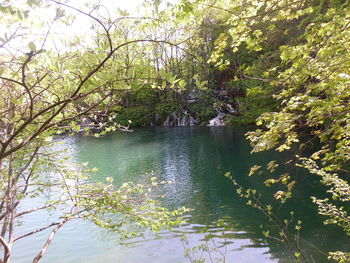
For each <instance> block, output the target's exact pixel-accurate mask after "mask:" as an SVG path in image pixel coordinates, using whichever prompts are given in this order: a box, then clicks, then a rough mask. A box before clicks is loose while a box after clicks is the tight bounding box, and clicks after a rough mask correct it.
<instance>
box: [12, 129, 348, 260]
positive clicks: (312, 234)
mask: <svg viewBox="0 0 350 263" xmlns="http://www.w3.org/2000/svg"><path fill="white" fill-rule="evenodd" d="M245 132H246V130H245V129H238V128H230V127H195V128H147V129H136V130H135V131H134V132H133V133H121V132H118V133H114V134H112V135H108V136H106V137H103V138H92V137H83V136H77V137H73V138H66V139H64V140H63V142H64V144H65V145H66V146H67V147H69V148H70V149H71V152H72V158H74V159H75V160H77V161H79V162H86V161H88V162H89V164H90V166H91V167H98V168H99V171H98V173H97V174H96V176H95V178H94V179H95V180H105V177H107V176H111V177H113V178H114V182H115V183H116V184H122V183H123V182H126V181H135V182H141V183H142V182H143V181H144V180H146V179H145V178H146V177H147V176H148V175H147V174H153V175H154V176H156V177H158V178H159V180H171V181H174V183H173V184H171V185H166V186H164V189H162V191H164V192H166V195H165V197H164V198H163V199H162V203H163V205H164V206H166V207H169V208H177V207H180V206H186V207H188V208H191V209H192V210H191V212H189V214H188V215H187V216H186V219H187V223H186V224H184V225H183V226H181V227H178V228H176V229H174V230H172V231H168V230H166V231H162V232H160V233H157V234H147V235H146V236H145V237H143V238H137V239H132V240H128V241H126V242H125V244H123V245H121V244H120V240H119V238H118V236H117V235H116V234H113V233H109V232H107V231H105V230H102V229H99V228H98V227H96V226H94V225H93V224H91V223H88V222H78V221H76V222H71V223H68V224H67V225H66V226H65V227H63V229H62V230H60V232H58V234H57V236H56V237H55V239H54V241H53V243H52V246H51V247H50V249H49V251H48V253H47V255H46V256H45V257H44V258H43V260H42V262H50V263H51V262H54V263H55V262H72V263H73V262H74V263H77V262H87V263H90V262H91V263H92V262H107V263H108V262H133V263H138V262H147V263H148V262H151V263H155V262H169V263H172V262H174V263H176V262H190V260H189V259H188V258H186V257H185V256H184V254H185V253H184V250H185V249H189V248H193V247H196V246H198V245H203V244H207V245H208V247H209V250H210V252H208V251H204V252H203V251H198V252H195V253H193V254H191V258H192V260H193V259H199V258H200V257H201V256H202V258H203V259H206V262H211V261H210V258H212V259H213V262H215V261H216V260H215V259H221V260H222V259H224V258H225V260H226V262H243V263H250V262H292V261H291V258H290V253H289V251H288V250H287V249H286V247H285V246H284V245H283V244H282V243H280V242H275V241H272V240H267V241H265V240H264V237H263V235H262V230H263V229H261V228H260V225H266V224H269V222H268V221H267V220H266V218H265V217H264V216H263V215H262V213H261V212H259V211H258V210H256V209H253V208H250V207H248V206H247V205H246V204H245V201H244V200H242V199H240V198H239V197H238V196H237V195H236V194H235V190H234V189H233V187H232V184H231V183H230V181H229V180H228V179H227V178H225V177H224V174H225V173H226V172H228V171H229V172H231V174H232V175H233V176H234V177H235V178H236V179H237V181H238V182H239V183H241V184H242V185H244V186H246V187H253V188H257V189H258V190H259V191H260V192H261V193H262V194H263V195H264V196H266V198H267V199H268V200H270V199H271V196H272V194H273V191H272V190H271V189H266V188H264V187H262V184H261V182H262V181H263V180H264V178H259V177H256V176H255V177H247V174H248V173H249V168H250V166H252V165H253V164H265V163H267V162H268V161H270V160H272V159H278V160H284V159H285V158H287V157H288V156H283V155H280V154H276V153H273V152H268V153H260V154H255V155H250V154H249V152H250V146H249V143H248V142H247V141H245V139H244V133H245ZM293 174H294V175H295V176H298V178H299V182H300V183H299V184H298V185H297V190H296V192H295V198H294V199H293V200H292V201H289V202H288V203H287V205H288V207H289V208H290V209H291V210H294V211H295V217H296V218H298V219H301V220H302V221H303V228H302V232H301V236H302V237H303V238H305V239H306V240H308V242H311V243H313V244H314V245H315V246H317V247H318V248H319V249H321V250H323V251H332V250H336V249H341V248H344V249H346V248H347V247H348V245H349V243H350V242H349V239H348V238H346V237H345V236H344V235H343V234H342V233H341V231H339V230H338V229H337V228H336V227H334V226H324V225H323V224H322V220H321V219H320V218H318V217H317V216H316V211H315V208H314V206H313V205H312V204H311V201H310V199H309V197H308V196H310V195H316V196H319V195H320V194H319V193H320V185H319V184H318V183H317V182H318V181H317V180H318V178H316V177H313V176H310V175H306V174H304V172H303V171H302V170H295V171H293ZM33 202H34V201H28V203H27V204H24V206H26V205H28V207H30V206H31V205H33ZM288 213H289V212H288V211H284V210H281V212H280V216H281V218H282V219H283V218H285V217H286V216H287V215H288ZM53 216H54V215H53V214H52V213H48V212H45V211H42V212H39V213H37V214H35V215H34V214H33V215H32V216H30V217H28V218H26V221H25V224H23V225H22V226H21V229H20V230H19V231H25V230H26V229H30V228H32V227H34V226H40V225H42V224H45V223H48V222H51V221H52V219H51V217H53ZM218 219H221V220H222V221H223V222H225V225H226V229H225V230H224V231H223V230H222V228H219V227H217V225H216V222H217V220H218ZM208 233H211V234H212V235H213V236H214V238H213V239H212V240H210V241H209V242H206V239H205V236H206V235H207V234H208ZM47 234H48V233H47V232H45V233H41V234H39V235H36V236H35V237H34V238H31V239H30V240H23V241H20V242H19V243H18V244H17V245H16V246H15V247H14V254H15V257H14V260H13V262H30V259H31V258H32V256H33V255H34V254H35V253H36V252H37V251H38V249H39V248H40V247H41V246H42V244H43V240H44V238H45V237H46V236H47ZM184 238H185V239H186V241H184V240H183V239H184ZM301 245H302V248H303V249H305V251H306V253H307V255H308V256H309V257H312V258H313V259H314V260H315V262H326V260H325V257H324V256H322V254H320V253H318V252H317V251H316V250H315V249H312V248H310V247H309V246H305V244H301Z"/></svg>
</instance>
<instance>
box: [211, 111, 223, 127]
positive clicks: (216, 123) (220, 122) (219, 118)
mask: <svg viewBox="0 0 350 263" xmlns="http://www.w3.org/2000/svg"><path fill="white" fill-rule="evenodd" d="M216 112H217V114H218V115H217V116H216V117H215V118H213V119H211V120H210V121H209V124H208V125H207V126H224V125H225V123H224V120H223V119H224V117H225V116H226V114H225V113H223V112H221V111H219V110H216Z"/></svg>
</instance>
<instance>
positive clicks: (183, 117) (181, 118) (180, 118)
mask: <svg viewBox="0 0 350 263" xmlns="http://www.w3.org/2000/svg"><path fill="white" fill-rule="evenodd" d="M196 124H197V122H196V120H195V119H194V118H193V117H192V116H191V115H190V114H189V113H188V112H187V111H183V112H182V113H180V114H178V113H176V112H173V113H171V114H170V115H169V116H168V117H167V118H166V120H165V121H164V123H163V126H195V125H196Z"/></svg>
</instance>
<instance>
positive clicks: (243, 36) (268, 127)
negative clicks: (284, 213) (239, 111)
mask: <svg viewBox="0 0 350 263" xmlns="http://www.w3.org/2000/svg"><path fill="white" fill-rule="evenodd" d="M183 2H186V3H187V2H188V1H183ZM193 6H194V7H195V8H194V10H196V11H195V12H204V10H206V9H208V8H212V9H217V10H221V11H223V12H225V13H226V14H228V17H227V18H226V19H225V20H224V22H223V23H224V24H225V25H226V26H227V27H228V30H227V31H226V32H223V33H222V34H220V35H219V36H218V37H217V39H216V40H215V43H214V44H215V47H214V52H212V54H211V58H210V59H209V62H210V63H212V64H213V65H215V66H216V67H219V68H220V67H221V68H225V67H226V68H227V67H228V65H230V63H231V61H230V58H229V57H228V54H232V53H235V54H237V56H239V55H240V54H242V51H244V52H247V53H248V54H249V55H251V54H253V55H254V56H255V58H254V59H253V63H249V62H248V63H247V62H245V63H242V64H241V65H239V69H238V71H231V73H232V75H233V77H234V79H235V81H236V83H237V85H239V84H240V83H242V81H245V80H254V82H251V83H250V87H249V89H248V90H247V92H254V91H255V90H258V88H260V89H261V88H262V89H263V90H264V89H265V90H266V89H267V88H270V91H269V93H270V94H271V92H272V93H274V99H275V100H276V102H277V103H278V105H277V107H276V109H275V110H274V111H273V112H266V113H263V114H262V115H261V116H260V117H259V118H258V119H257V122H256V123H257V125H258V126H260V127H259V129H256V130H255V131H252V132H249V133H248V134H247V136H248V138H249V139H250V141H251V144H252V146H253V152H259V151H265V150H270V149H275V150H277V151H280V152H283V151H291V152H292V153H294V154H293V158H292V159H291V160H290V161H289V162H287V165H296V166H300V167H304V168H306V169H307V170H308V171H309V172H310V173H311V174H315V175H318V176H319V177H320V181H321V182H322V183H323V184H324V185H325V192H326V193H327V194H328V196H329V198H326V199H321V198H318V197H311V198H312V200H313V202H314V203H315V204H316V205H317V206H318V209H319V214H320V215H324V216H326V219H325V221H324V222H325V224H336V225H338V226H340V227H341V228H342V229H343V230H344V231H345V233H346V234H348V235H349V234H350V232H349V229H350V217H349V214H348V213H349V193H350V186H349V155H348V152H349V150H350V149H349V146H350V144H349V127H350V126H349V117H350V115H349V95H350V94H349V80H350V64H349V48H348V47H349V46H350V38H349V37H350V35H349V32H350V31H349V29H350V27H349V21H350V20H349V11H350V10H349V8H350V6H349V1H332V0H330V1H328V0H326V1H311V2H310V1H309V2H308V1H299V0H296V1H275V0H268V1H231V2H230V3H229V4H227V2H226V1H215V3H212V2H210V1H195V2H194V3H193ZM264 83H268V86H266V85H264ZM253 103H254V102H253ZM277 166H278V163H276V162H275V161H272V162H270V163H269V164H268V165H267V170H269V171H270V172H273V171H275V170H276V168H277ZM260 168H261V167H258V166H255V167H252V170H251V174H253V173H257V171H258V170H259V169H260ZM260 171H261V170H259V172H260ZM297 183H298V181H297V178H295V177H294V176H293V174H292V173H290V174H283V175H281V176H280V177H277V178H276V177H271V178H269V179H267V180H266V182H265V184H266V185H267V186H270V185H272V184H275V185H278V186H279V189H278V191H276V192H275V193H274V196H275V198H276V199H278V200H280V201H282V202H283V203H284V202H286V200H287V199H288V198H291V197H292V192H293V189H294V186H295V185H296V184H297ZM239 191H242V189H240V188H239ZM249 191H250V193H248V194H250V197H252V193H251V190H249ZM245 194H246V193H245ZM253 195H254V194H253ZM256 201H258V200H256ZM268 210H269V209H264V211H265V212H271V211H268ZM268 215H269V213H268ZM329 258H330V259H331V258H332V259H335V260H338V261H339V262H347V261H349V260H350V259H349V252H346V251H345V252H339V251H338V252H331V253H330V254H329ZM296 260H298V259H296Z"/></svg>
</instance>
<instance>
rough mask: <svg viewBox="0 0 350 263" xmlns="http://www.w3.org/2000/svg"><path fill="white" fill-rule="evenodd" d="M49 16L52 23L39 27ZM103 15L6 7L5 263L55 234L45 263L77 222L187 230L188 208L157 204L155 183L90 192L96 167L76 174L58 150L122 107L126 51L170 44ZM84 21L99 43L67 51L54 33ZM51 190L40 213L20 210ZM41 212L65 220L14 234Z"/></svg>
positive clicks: (2, 51)
mask: <svg viewBox="0 0 350 263" xmlns="http://www.w3.org/2000/svg"><path fill="white" fill-rule="evenodd" d="M43 10H45V16H46V17H45V20H46V21H41V20H40V19H38V14H40V12H41V14H42V12H43ZM84 10H86V11H84ZM104 10H105V9H104V7H103V6H102V5H100V4H99V3H96V4H95V3H92V4H91V3H90V4H89V5H88V6H85V7H81V8H78V7H75V6H71V5H69V4H67V3H66V2H60V1H56V0H50V1H48V2H47V3H44V2H43V1H40V0H28V1H26V2H20V3H17V5H16V4H15V3H12V2H10V1H5V2H3V3H2V4H0V13H1V22H2V23H1V24H4V25H7V26H8V27H7V31H6V33H5V34H4V36H3V37H2V38H0V57H1V61H0V88H1V92H0V97H1V100H0V118H1V119H0V145H1V148H0V175H1V176H0V195H1V200H2V201H1V203H0V222H1V232H0V248H1V249H3V250H4V257H3V262H10V258H11V247H12V244H13V243H14V242H16V241H17V240H19V239H22V238H25V237H28V236H31V235H34V234H36V233H38V232H41V231H44V230H46V229H52V232H51V234H50V235H49V236H48V239H47V240H46V242H45V243H44V245H43V248H42V249H41V251H39V252H38V254H37V256H36V257H35V258H34V260H33V262H38V261H39V260H40V259H41V258H42V256H43V255H44V254H45V252H46V250H47V249H48V247H49V245H50V243H51V241H52V238H53V237H54V235H55V233H56V232H57V231H58V230H59V229H60V228H61V227H62V226H63V225H64V224H65V223H67V222H68V221H70V220H74V219H86V220H91V221H93V222H95V223H96V224H98V225H100V226H102V227H104V228H108V229H111V230H115V231H119V232H121V233H124V234H136V233H135V232H133V231H131V232H125V225H128V224H130V223H132V222H135V224H136V226H138V227H144V226H146V227H149V228H151V229H159V228H161V227H166V226H170V225H173V224H176V223H178V222H180V221H179V220H176V218H178V215H181V214H182V213H183V212H184V210H183V209H180V210H176V211H173V212H171V211H168V210H166V209H164V208H161V207H160V206H159V204H158V203H157V202H155V201H153V200H152V198H151V193H149V192H148V190H146V187H147V189H152V188H153V187H155V186H157V182H155V181H154V180H153V179H152V180H151V181H150V185H149V186H142V185H134V184H131V183H126V184H125V185H123V186H122V187H121V188H119V189H116V188H115V187H114V186H113V185H112V181H111V179H110V178H107V179H106V180H107V182H106V183H105V184H102V183H101V184H92V183H91V182H90V181H89V176H88V175H89V174H90V172H91V169H87V167H86V166H84V165H83V166H78V165H77V164H75V165H74V166H72V165H70V164H69V160H68V159H67V158H64V155H62V153H59V152H55V151H53V150H52V149H53V148H52V145H53V142H52V140H53V138H54V137H55V136H57V135H59V134H61V133H62V132H67V129H66V128H67V126H68V127H69V128H72V129H73V130H75V131H79V130H80V125H79V119H80V118H81V117H82V116H85V115H87V114H89V113H90V112H91V111H93V110H94V109H96V108H98V107H101V105H103V108H104V110H105V111H106V112H108V107H111V106H112V105H113V104H114V103H115V102H118V98H120V94H121V93H120V90H118V89H119V88H120V86H125V85H127V83H128V82H127V81H128V80H129V79H130V77H129V76H128V75H127V74H126V75H124V74H122V75H120V74H116V73H118V70H117V72H116V70H115V67H116V64H117V60H118V58H119V56H120V55H121V54H122V52H121V51H122V50H123V49H124V48H125V47H127V46H133V45H134V47H137V46H139V45H140V44H144V43H165V42H166V41H163V40H155V39H149V38H137V39H123V38H119V37H118V23H119V22H120V21H123V20H124V19H125V17H119V18H116V19H114V18H112V17H110V15H109V13H106V12H104ZM77 14H80V15H81V16H83V17H85V19H88V21H89V23H91V30H90V31H89V27H87V31H89V32H90V33H91V32H94V34H93V35H90V34H88V36H90V37H92V38H94V39H89V38H85V39H82V38H81V37H79V36H77V37H75V38H73V39H63V44H62V43H60V42H59V41H57V40H58V38H57V35H56V32H55V30H57V28H60V27H61V28H62V27H63V28H65V29H67V27H69V26H70V25H71V23H73V22H72V21H73V20H74V19H75V16H76V15H77ZM44 22H47V24H45V23H44ZM116 28H117V29H116ZM119 35H120V32H119ZM53 41H54V43H53ZM167 43H168V42H167ZM55 44H56V45H58V49H63V50H57V47H56V50H55V48H54V45H55ZM168 44H171V45H174V44H172V43H168ZM132 66H134V65H130V67H132ZM135 81H136V78H135ZM142 83H144V84H147V82H144V81H143V82H142ZM122 84H123V85H122ZM108 121H111V118H110V119H107V123H102V122H100V123H99V125H100V126H102V127H105V128H106V129H107V130H116V129H117V128H118V126H111V127H109V128H108V126H106V125H108ZM44 171H45V173H44ZM48 171H53V172H54V173H48ZM47 191H52V192H53V193H54V199H53V200H51V201H48V202H47V203H43V205H42V206H41V207H33V208H32V209H29V210H26V211H23V210H22V209H21V202H22V201H23V200H25V199H27V198H34V197H37V196H41V195H43V194H44V193H45V192H47ZM43 209H57V210H59V211H61V212H62V217H60V218H58V219H57V221H55V222H52V223H51V224H49V225H46V226H42V227H38V228H37V229H33V231H31V232H28V233H26V234H23V235H21V236H16V233H15V225H16V222H18V220H19V219H21V218H22V217H24V219H25V215H27V214H29V213H34V212H36V211H39V210H43ZM110 213H112V214H119V215H122V217H118V218H119V219H118V220H117V221H114V220H112V219H111V217H109V216H108V214H110ZM178 219H179V218H178Z"/></svg>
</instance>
